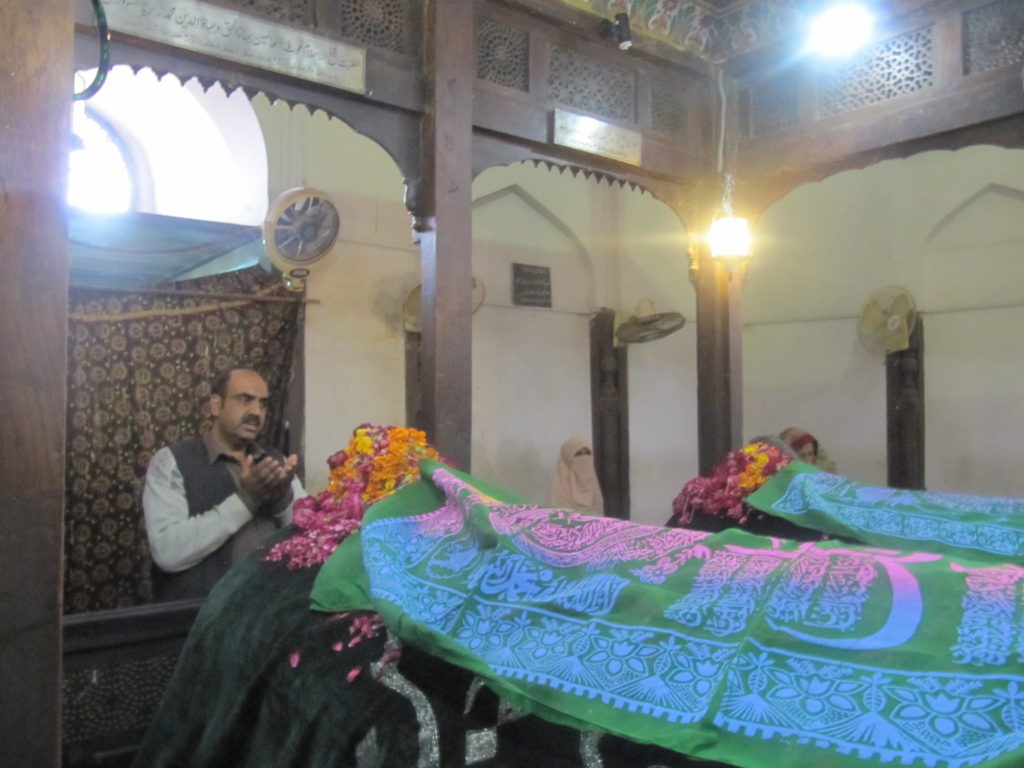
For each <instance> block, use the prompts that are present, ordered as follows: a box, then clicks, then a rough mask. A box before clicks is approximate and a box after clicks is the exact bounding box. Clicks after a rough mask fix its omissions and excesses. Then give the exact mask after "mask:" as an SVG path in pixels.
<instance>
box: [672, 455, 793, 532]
mask: <svg viewBox="0 0 1024 768" xmlns="http://www.w3.org/2000/svg"><path fill="white" fill-rule="evenodd" d="M790 461H792V459H791V458H790V457H789V456H788V455H786V453H785V452H783V451H781V450H779V449H778V448H776V447H775V446H774V445H771V444H769V443H760V442H758V443H751V444H750V445H748V446H746V447H745V448H744V449H743V450H740V451H730V452H729V453H727V454H726V455H725V458H724V459H722V461H720V462H719V463H718V464H717V465H715V468H714V469H713V470H711V474H710V475H708V476H707V477H695V478H694V479H693V480H690V481H689V482H688V483H687V484H686V485H684V486H683V489H682V491H680V492H679V495H678V496H676V498H675V500H673V502H672V524H674V525H678V526H681V527H685V526H687V525H689V524H690V523H692V522H693V519H694V516H695V515H712V516H718V517H727V518H729V519H731V520H734V521H735V523H736V524H739V525H742V524H743V523H746V522H747V520H748V518H749V517H750V515H751V513H752V512H753V511H754V510H753V509H752V508H751V507H750V506H748V505H747V504H746V503H744V501H743V500H744V499H745V498H746V497H747V496H749V495H750V494H751V493H753V492H754V491H756V490H757V489H758V488H760V487H761V486H762V485H764V484H765V482H767V480H768V478H769V477H771V476H772V475H774V474H775V473H776V472H777V471H778V470H779V469H781V468H782V467H784V466H786V465H787V464H789V462H790Z"/></svg>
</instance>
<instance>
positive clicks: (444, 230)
mask: <svg viewBox="0 0 1024 768" xmlns="http://www.w3.org/2000/svg"><path fill="white" fill-rule="evenodd" d="M424 44H425V46H426V73H427V77H428V78H429V81H430V84H431V87H430V95H429V97H428V99H427V104H426V115H425V118H424V132H423V133H424V135H423V153H424V158H423V159H424V164H423V165H424V178H423V184H422V186H421V188H420V190H419V191H420V193H421V194H422V199H421V200H419V201H418V203H417V214H418V216H417V224H416V228H417V230H418V233H419V246H420V268H421V272H422V280H423V301H422V313H423V320H422V327H423V335H422V344H421V350H420V370H421V373H422V382H423V390H422V401H421V412H422V414H423V421H424V423H423V427H424V428H425V429H426V432H427V435H428V436H429V438H430V440H431V441H432V442H433V443H434V444H435V445H436V446H437V448H438V450H439V451H440V452H441V454H442V455H443V456H445V457H447V458H449V459H451V460H452V461H454V462H455V463H456V464H457V465H458V466H459V467H460V468H462V469H466V470H468V469H470V440H471V417H472V408H471V400H470V397H471V375H472V365H471V363H472V357H471V353H472V325H471V324H472V302H471V299H470V295H471V291H472V287H473V275H472V249H473V233H472V194H471V186H472V181H473V179H472V171H471V167H472V166H471V153H472V149H471V148H472V121H473V81H474V79H475V76H476V74H475V69H474V61H475V58H474V33H473V3H472V0H432V1H431V2H430V3H429V4H428V8H427V30H426V34H425V37H424Z"/></svg>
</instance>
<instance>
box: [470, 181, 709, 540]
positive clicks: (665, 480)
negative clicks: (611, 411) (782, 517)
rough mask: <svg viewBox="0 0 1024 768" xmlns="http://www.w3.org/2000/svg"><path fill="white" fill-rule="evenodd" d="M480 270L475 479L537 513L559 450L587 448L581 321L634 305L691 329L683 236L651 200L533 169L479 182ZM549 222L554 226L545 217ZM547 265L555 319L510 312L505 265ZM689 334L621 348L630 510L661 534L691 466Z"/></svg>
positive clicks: (547, 313)
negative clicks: (533, 504)
mask: <svg viewBox="0 0 1024 768" xmlns="http://www.w3.org/2000/svg"><path fill="white" fill-rule="evenodd" d="M474 198H475V199H476V200H477V205H476V207H475V212H474V219H473V228H474V272H476V273H477V274H479V275H481V276H482V277H483V278H484V280H485V282H486V284H487V286H488V293H487V300H486V303H485V304H484V306H483V308H482V309H481V310H480V311H479V312H478V313H477V315H476V318H475V320H474V326H473V334H474V337H473V372H474V374H473V375H474V383H473V397H474V402H473V470H474V472H477V473H478V474H480V475H481V476H485V477H491V478H494V479H500V480H501V481H502V482H505V484H506V485H509V486H510V487H513V488H514V489H515V490H518V491H519V492H521V493H523V494H524V495H525V496H527V497H528V498H530V499H532V500H536V501H538V502H542V501H544V499H545V498H546V494H547V487H548V483H549V476H550V472H551V468H552V467H553V465H554V462H555V459H556V458H557V455H558V449H559V447H560V446H561V444H562V442H563V441H564V440H565V439H566V438H568V437H571V436H574V435H579V436H583V437H587V438H588V439H589V437H590V435H591V421H590V370H589V365H590V363H589V320H590V317H591V315H592V314H593V312H594V311H595V310H597V309H599V308H601V307H610V308H613V309H615V310H617V311H621V312H624V313H625V314H627V315H628V314H633V313H634V312H635V311H636V305H637V303H638V302H639V301H641V300H645V299H646V300H650V301H652V302H653V303H654V308H655V310H656V311H659V312H668V311H677V312H682V313H683V314H684V315H685V316H687V317H688V318H690V320H691V322H692V320H693V318H694V314H695V313H694V294H693V289H692V287H691V286H690V284H689V281H688V278H687V260H686V255H685V238H684V233H683V230H682V226H681V225H680V223H679V221H678V220H677V219H676V218H675V216H674V214H672V213H671V211H669V209H668V208H666V207H665V206H664V205H662V204H661V203H660V202H658V201H657V200H655V199H654V198H652V197H651V196H650V195H649V194H646V193H643V192H640V191H634V190H629V189H623V188H621V187H618V186H612V185H609V184H607V183H598V182H595V181H590V180H587V179H585V178H584V177H582V176H573V175H572V174H571V173H569V172H563V171H558V170H547V169H543V168H537V167H534V166H532V165H514V166H509V167H506V168H494V169H491V170H489V171H487V172H486V173H484V174H482V175H481V176H480V178H479V179H477V181H476V183H475V184H474ZM544 210H546V211H548V215H554V217H555V218H557V223H553V222H552V221H551V220H550V219H547V218H545V216H544V214H543V213H542V211H544ZM516 261H518V262H522V263H528V264H538V265H543V266H549V267H550V268H551V270H552V271H551V279H552V291H553V301H552V304H553V306H552V308H551V309H550V310H549V309H536V308H524V307H515V306H512V304H511V283H510V275H511V266H510V265H511V263H512V262H516ZM695 347H696V344H695V329H694V326H693V325H688V326H686V327H685V328H684V329H683V330H682V331H679V332H677V333H675V334H673V335H671V336H669V337H666V338H664V339H661V340H658V341H655V342H649V343H646V344H634V345H631V346H630V347H629V352H628V355H629V408H630V471H631V491H630V493H631V502H632V503H631V507H632V516H633V519H635V520H640V521H642V522H651V523H659V524H660V523H663V522H664V521H665V520H666V519H668V516H669V514H670V512H671V502H672V499H673V497H674V496H675V495H676V494H677V493H678V491H679V489H680V488H681V487H682V484H683V483H684V482H686V481H687V480H689V479H690V478H691V477H692V476H693V475H694V474H695V473H696V467H697V446H696V415H697V411H696V349H695Z"/></svg>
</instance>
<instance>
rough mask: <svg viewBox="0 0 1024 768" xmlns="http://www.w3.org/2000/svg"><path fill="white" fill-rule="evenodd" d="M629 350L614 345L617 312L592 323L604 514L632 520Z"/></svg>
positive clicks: (595, 435) (608, 312)
mask: <svg viewBox="0 0 1024 768" xmlns="http://www.w3.org/2000/svg"><path fill="white" fill-rule="evenodd" d="M627 359H628V358H627V348H626V346H625V345H621V346H615V311H614V310H611V309H602V310H600V311H599V312H598V313H597V314H596V315H595V316H594V317H593V319H592V320H591V321H590V402H591V413H592V414H593V415H592V421H593V427H592V428H593V441H594V442H593V445H594V468H595V469H596V470H597V477H598V480H600V482H601V494H602V496H604V513H605V515H607V516H608V517H618V518H621V519H623V520H628V519H629V390H628V365H627Z"/></svg>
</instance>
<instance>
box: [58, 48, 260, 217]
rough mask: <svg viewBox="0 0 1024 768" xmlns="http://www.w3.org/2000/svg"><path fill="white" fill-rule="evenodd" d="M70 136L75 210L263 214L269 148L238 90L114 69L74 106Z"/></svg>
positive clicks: (187, 214) (71, 193) (70, 194)
mask: <svg viewBox="0 0 1024 768" xmlns="http://www.w3.org/2000/svg"><path fill="white" fill-rule="evenodd" d="M81 77H82V79H83V82H85V83H87V82H90V81H91V79H92V73H90V72H84V73H81ZM78 90H81V88H78ZM90 118H91V121H92V122H91V123H90V122H89V120H90ZM74 132H75V135H76V136H78V137H79V138H78V139H76V140H75V144H76V147H75V149H74V150H73V151H72V156H71V169H70V173H71V180H70V182H69V191H68V201H69V202H70V203H71V204H72V205H74V206H77V207H81V208H85V209H87V210H95V211H106V212H114V211H125V210H134V211H139V212H142V213H157V214H162V215H164V216H175V217H178V218H187V219H202V220H206V221H217V222H227V223H232V224H245V225H258V224H260V223H262V221H263V217H264V216H265V215H266V210H267V152H266V144H265V142H264V140H263V132H262V130H261V128H260V125H259V121H258V119H257V118H256V114H255V112H254V111H253V108H252V105H251V104H250V103H249V99H248V98H247V97H246V95H245V94H244V93H243V92H242V91H241V90H238V91H235V92H234V93H232V94H230V95H228V94H226V93H225V92H224V89H223V88H222V87H221V86H220V85H219V84H214V85H213V86H212V87H210V88H209V89H205V90H204V89H203V87H202V86H201V85H200V84H199V83H198V82H197V81H196V80H190V81H189V82H187V83H185V84H182V83H180V82H179V81H178V79H177V78H175V77H174V76H173V75H167V76H165V77H163V78H158V77H157V76H156V74H155V73H154V72H152V71H151V70H148V69H145V70H141V71H140V72H138V73H135V72H133V71H132V70H131V68H129V67H125V66H118V67H114V68H112V69H111V71H110V72H109V73H108V75H107V78H106V81H105V82H104V84H103V87H102V88H100V90H99V92H98V93H97V94H96V95H95V96H93V97H92V98H90V99H88V100H87V101H84V102H76V104H75V127H74ZM79 143H80V144H81V146H78V144H79ZM118 157H120V160H118V159H117V158H118ZM110 185H115V187H116V189H117V190H119V191H116V192H115V191H113V189H112V190H111V191H110V192H109V193H108V192H107V191H106V190H107V187H108V186H110ZM108 194H109V197H108ZM126 197H127V199H128V200H129V201H130V202H129V203H128V204H127V205H125V202H124V201H125V199H126ZM108 200H109V202H103V203H101V201H108ZM101 205H104V206H106V207H100V206H101Z"/></svg>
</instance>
